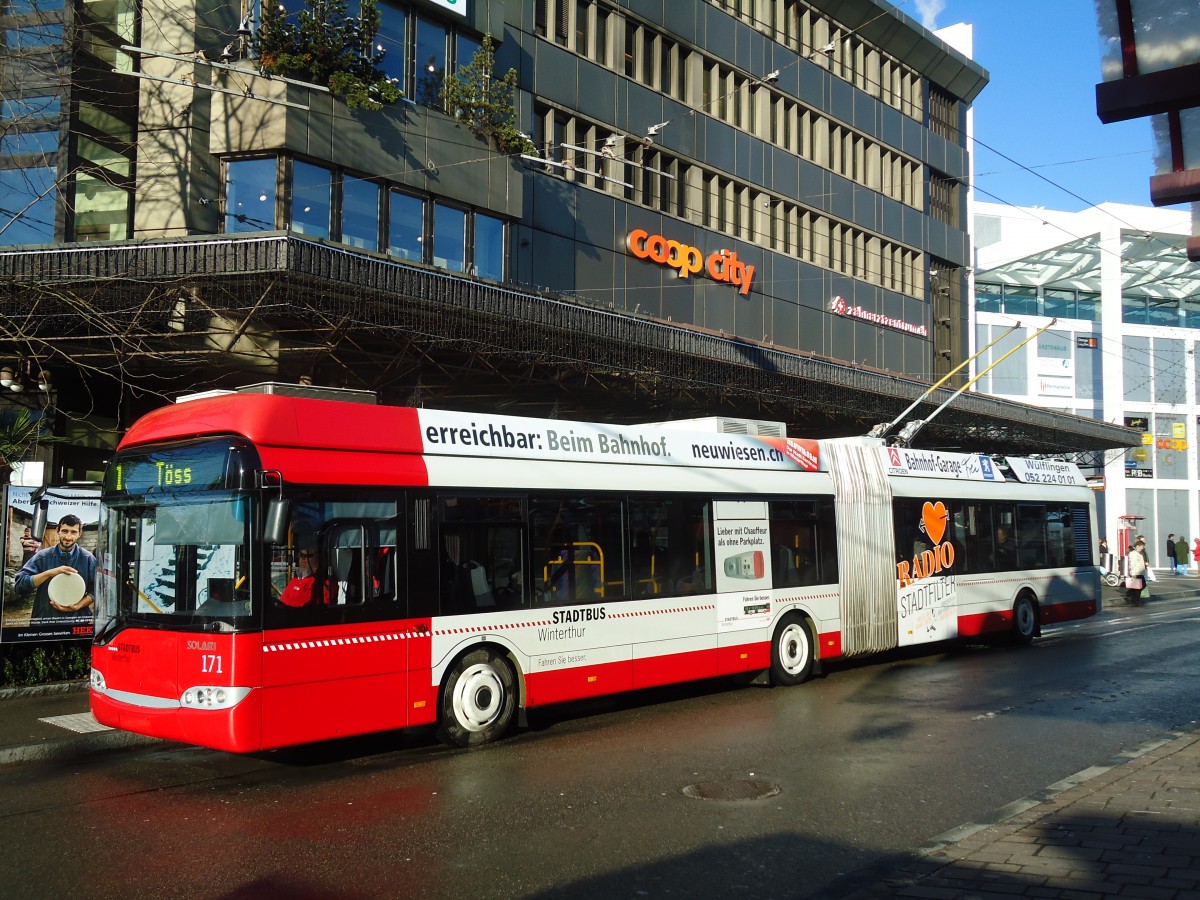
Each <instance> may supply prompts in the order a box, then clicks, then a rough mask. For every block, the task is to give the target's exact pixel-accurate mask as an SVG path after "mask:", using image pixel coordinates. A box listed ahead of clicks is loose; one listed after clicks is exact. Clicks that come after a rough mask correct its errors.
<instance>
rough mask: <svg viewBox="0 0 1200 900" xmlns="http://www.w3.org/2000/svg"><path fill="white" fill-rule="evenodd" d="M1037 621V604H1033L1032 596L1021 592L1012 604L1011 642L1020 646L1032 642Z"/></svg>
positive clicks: (1035, 632)
mask: <svg viewBox="0 0 1200 900" xmlns="http://www.w3.org/2000/svg"><path fill="white" fill-rule="evenodd" d="M1037 622H1038V616H1037V606H1035V605H1034V602H1033V597H1031V596H1030V595H1029V594H1022V595H1021V596H1019V597H1018V598H1017V602H1016V603H1014V604H1013V618H1012V640H1013V643H1014V644H1021V645H1022V646H1024V645H1027V644H1031V643H1033V636H1034V635H1035V634H1037Z"/></svg>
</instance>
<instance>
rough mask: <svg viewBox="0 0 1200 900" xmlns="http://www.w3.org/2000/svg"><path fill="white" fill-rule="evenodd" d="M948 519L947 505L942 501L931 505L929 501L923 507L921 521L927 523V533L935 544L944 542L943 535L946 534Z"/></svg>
mask: <svg viewBox="0 0 1200 900" xmlns="http://www.w3.org/2000/svg"><path fill="white" fill-rule="evenodd" d="M947 518H948V517H947V515H946V504H945V503H943V502H942V501H941V500H939V501H938V502H937V503H930V502H929V501H928V500H927V501H925V505H924V506H922V507H921V519H922V520H923V521H924V522H925V533H926V534H927V535H929V539H930V540H931V541H933V542H934V543H935V544H940V543H941V542H942V535H943V534H945V533H946V519H947Z"/></svg>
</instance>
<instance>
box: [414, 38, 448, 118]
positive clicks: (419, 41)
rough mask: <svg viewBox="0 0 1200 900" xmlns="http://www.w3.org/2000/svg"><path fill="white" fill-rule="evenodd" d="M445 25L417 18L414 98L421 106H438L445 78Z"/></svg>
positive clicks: (440, 103)
mask: <svg viewBox="0 0 1200 900" xmlns="http://www.w3.org/2000/svg"><path fill="white" fill-rule="evenodd" d="M447 36H448V34H447V31H446V26H445V25H441V24H439V23H438V22H433V21H431V20H429V19H425V18H420V17H418V18H417V34H416V54H415V55H416V73H415V77H414V80H413V84H414V85H415V86H416V90H415V91H414V92H413V93H414V99H415V100H416V101H417V103H420V104H421V105H422V106H431V107H435V108H440V107H441V105H442V84H443V83H444V82H445V80H446V39H447Z"/></svg>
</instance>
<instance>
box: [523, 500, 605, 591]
mask: <svg viewBox="0 0 1200 900" xmlns="http://www.w3.org/2000/svg"><path fill="white" fill-rule="evenodd" d="M623 510H624V504H623V503H622V502H621V501H620V500H617V499H614V498H611V497H601V496H592V495H585V496H583V497H577V496H574V497H569V498H566V497H564V498H558V497H545V496H543V497H534V498H532V499H530V501H529V541H530V547H531V553H532V557H533V567H532V571H531V572H530V576H531V578H532V579H533V585H532V588H533V596H534V601H535V602H536V603H539V604H543V605H544V604H552V603H553V604H559V603H599V602H601V601H604V600H624V599H627V598H628V597H629V591H628V588H627V586H626V580H625V532H624V531H623Z"/></svg>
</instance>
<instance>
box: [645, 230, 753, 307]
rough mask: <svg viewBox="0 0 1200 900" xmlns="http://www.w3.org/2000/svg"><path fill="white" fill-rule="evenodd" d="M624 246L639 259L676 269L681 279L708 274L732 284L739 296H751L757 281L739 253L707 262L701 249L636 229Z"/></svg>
mask: <svg viewBox="0 0 1200 900" xmlns="http://www.w3.org/2000/svg"><path fill="white" fill-rule="evenodd" d="M625 245H626V246H627V247H628V248H629V252H630V253H632V254H633V255H634V256H636V257H637V258H638V259H648V260H650V261H651V262H656V263H659V264H660V265H664V266H670V267H671V268H672V269H676V270H677V271H678V272H679V277H680V278H687V277H688V276H689V275H700V274H707V275H708V277H709V278H711V279H712V280H713V281H723V282H725V283H727V284H732V285H733V286H734V287H736V288H737V289H738V293H739V294H743V295H744V294H748V293H750V283H751V282H752V281H753V280H754V266H748V265H746V264H745V263H744V262H742V261H741V260H740V259H738V255H737V251H736V250H718V251H717V252H716V253H711V254H709V256H708V259H707V260H706V259H705V258H704V254H702V253H701V252H700V249H699V248H698V247H691V246H689V245H687V244H681V243H680V242H679V241H672V240H668V239H667V238H665V237H663V236H662V235H661V234H651V233H650V232H648V231H646V229H644V228H635V229H634V230H633V231H631V232H629V236H628V237H627V238H626V239H625Z"/></svg>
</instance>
